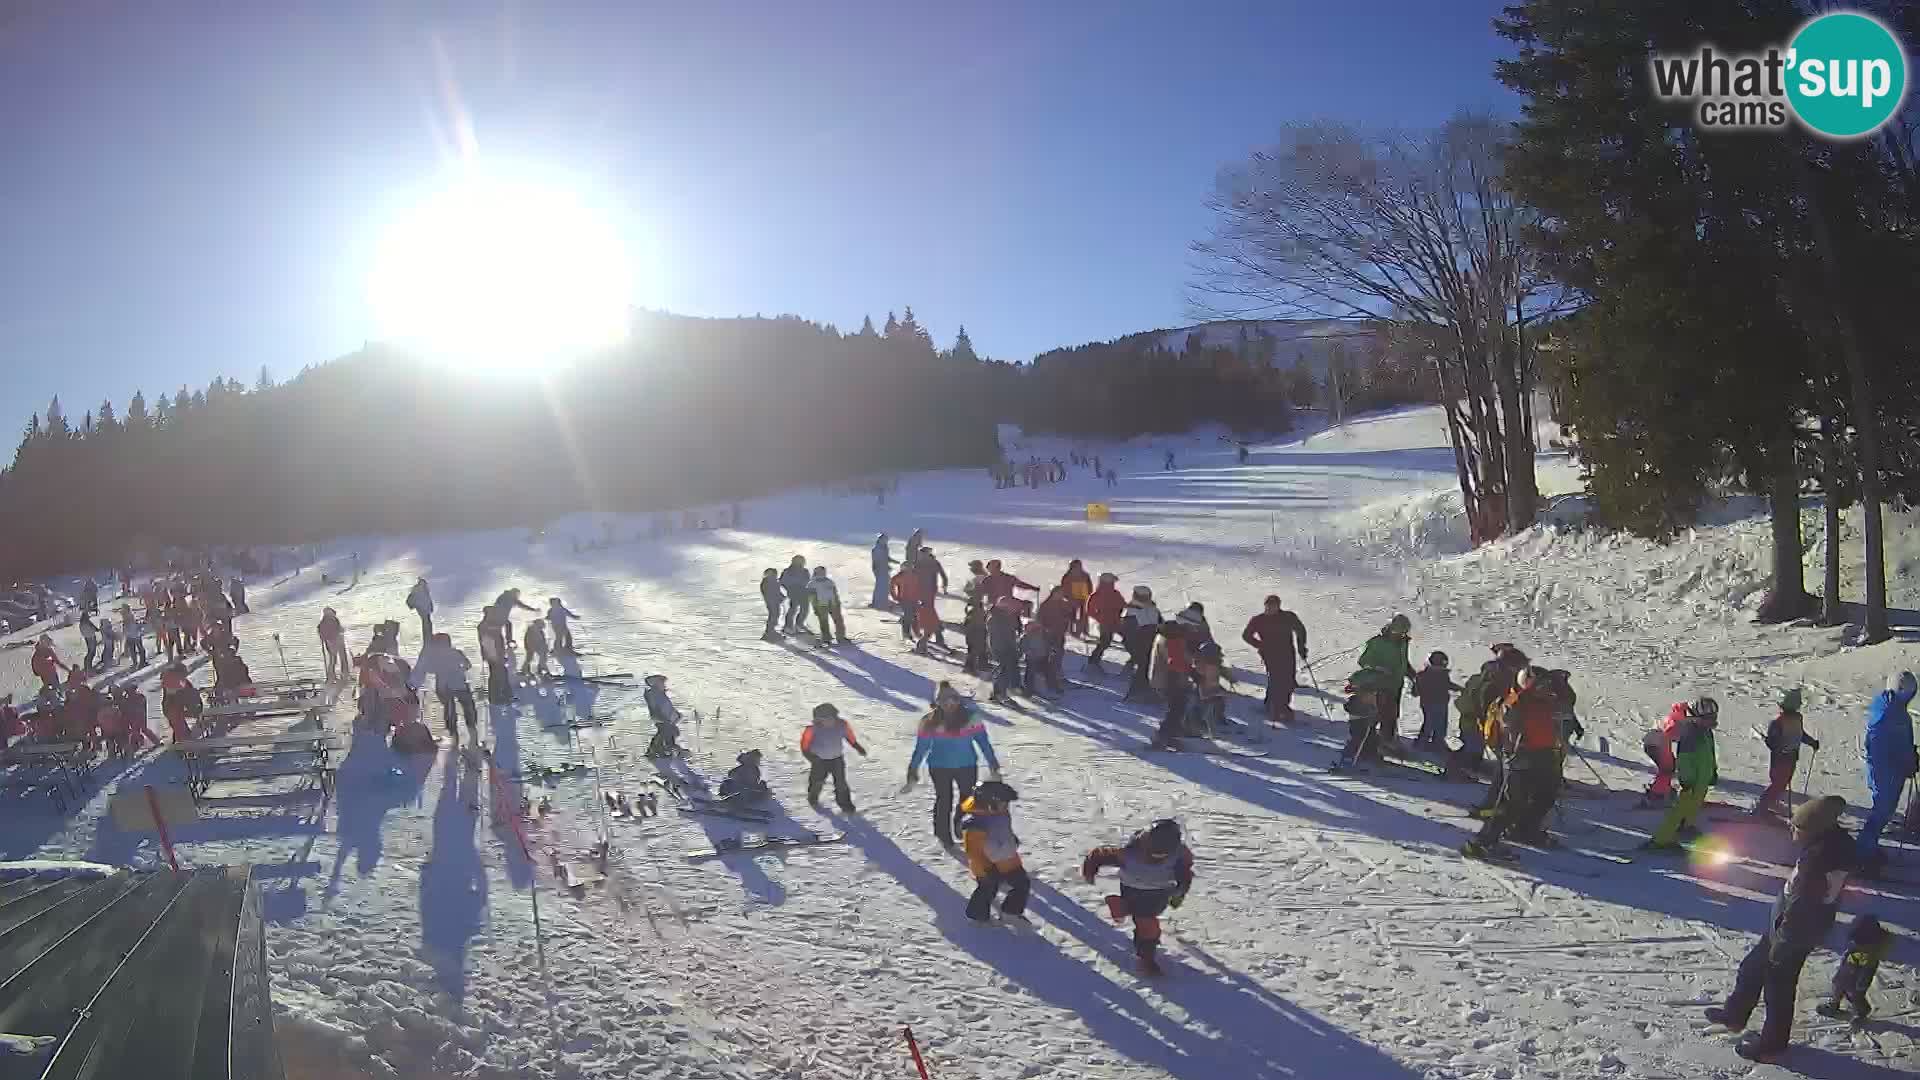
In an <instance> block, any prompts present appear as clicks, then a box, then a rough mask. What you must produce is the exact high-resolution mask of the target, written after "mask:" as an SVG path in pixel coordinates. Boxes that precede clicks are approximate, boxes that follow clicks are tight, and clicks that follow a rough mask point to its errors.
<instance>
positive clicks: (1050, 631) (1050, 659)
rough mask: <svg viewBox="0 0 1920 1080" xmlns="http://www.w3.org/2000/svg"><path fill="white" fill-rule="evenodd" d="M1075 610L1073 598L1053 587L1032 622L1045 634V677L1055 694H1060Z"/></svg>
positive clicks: (1063, 590) (1060, 589)
mask: <svg viewBox="0 0 1920 1080" xmlns="http://www.w3.org/2000/svg"><path fill="white" fill-rule="evenodd" d="M1082 607H1084V605H1082ZM1075 610H1076V605H1075V604H1074V602H1073V598H1072V597H1071V596H1069V595H1068V593H1067V591H1066V590H1065V589H1063V588H1061V587H1059V586H1055V587H1054V589H1053V591H1052V592H1051V593H1049V594H1047V598H1046V599H1045V600H1044V601H1042V602H1041V604H1040V610H1039V611H1038V612H1036V613H1035V617H1034V620H1033V621H1034V622H1037V623H1039V624H1040V629H1041V630H1042V631H1043V632H1044V633H1045V634H1046V640H1047V655H1046V676H1047V682H1048V684H1049V685H1051V686H1052V687H1053V692H1054V693H1055V694H1058V693H1060V692H1061V681H1062V679H1063V677H1064V668H1065V665H1066V659H1067V632H1068V630H1069V629H1070V628H1071V626H1072V625H1073V620H1074V619H1075V618H1076V615H1075Z"/></svg>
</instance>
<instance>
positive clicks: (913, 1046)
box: [900, 1027, 933, 1080]
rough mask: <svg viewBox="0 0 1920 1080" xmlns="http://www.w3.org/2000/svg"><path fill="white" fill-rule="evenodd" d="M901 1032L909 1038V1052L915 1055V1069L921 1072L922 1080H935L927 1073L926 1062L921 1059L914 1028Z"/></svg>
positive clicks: (902, 1029) (905, 1028)
mask: <svg viewBox="0 0 1920 1080" xmlns="http://www.w3.org/2000/svg"><path fill="white" fill-rule="evenodd" d="M900 1032H901V1034H903V1035H905V1036H906V1037H907V1052H908V1053H910V1054H912V1055H913V1067H914V1068H915V1069H918V1070H919V1071H920V1080H933V1077H932V1075H931V1074H930V1073H928V1072H927V1063H926V1061H925V1060H924V1059H922V1058H921V1057H920V1044H919V1043H918V1042H916V1041H914V1038H913V1028H911V1027H903V1028H901V1029H900Z"/></svg>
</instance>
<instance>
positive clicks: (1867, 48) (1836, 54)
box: [1787, 11, 1907, 139]
mask: <svg viewBox="0 0 1920 1080" xmlns="http://www.w3.org/2000/svg"><path fill="white" fill-rule="evenodd" d="M1789 50H1790V51H1789V54H1788V55H1789V59H1788V65H1789V66H1788V70H1787V103H1788V104H1789V105H1791V106H1792V107H1793V112H1794V115H1795V116H1798V117H1799V118H1800V122H1801V123H1803V124H1805V125H1807V126H1808V127H1809V128H1812V129H1813V130H1814V131H1816V132H1818V133H1820V134H1822V135H1827V136H1831V137H1833V138H1836V139H1851V138H1855V137H1857V136H1861V135H1870V134H1872V133H1873V132H1875V131H1877V130H1879V128H1880V125H1882V124H1884V123H1886V122H1887V121H1888V120H1890V119H1892V118H1893V114H1894V113H1896V112H1899V111H1900V105H1901V103H1902V102H1904V101H1905V100H1906V93H1907V54H1906V53H1905V52H1904V51H1903V50H1902V49H1901V48H1900V39H1899V38H1897V37H1895V36H1894V34H1893V31H1891V30H1889V29H1887V28H1886V27H1885V26H1883V25H1881V24H1880V22H1879V20H1877V19H1872V18H1869V17H1868V16H1865V15H1860V14H1857V13H1855V12H1851V11H1837V12H1834V13H1832V14H1830V15H1822V16H1820V17H1819V18H1817V19H1814V20H1813V21H1812V22H1809V23H1808V24H1807V25H1805V26H1803V27H1801V28H1800V32H1799V33H1798V34H1795V35H1794V38H1793V42H1792V44H1791V45H1790V46H1789Z"/></svg>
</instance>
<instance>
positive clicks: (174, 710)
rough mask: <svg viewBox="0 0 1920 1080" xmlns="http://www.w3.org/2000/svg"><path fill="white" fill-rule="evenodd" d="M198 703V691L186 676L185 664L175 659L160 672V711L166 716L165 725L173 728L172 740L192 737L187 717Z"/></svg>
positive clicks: (180, 740) (176, 740)
mask: <svg viewBox="0 0 1920 1080" xmlns="http://www.w3.org/2000/svg"><path fill="white" fill-rule="evenodd" d="M199 705H200V691H199V690H197V689H195V688H194V685H193V682H192V680H190V679H188V678H187V668H186V665H185V664H181V663H179V662H178V661H176V662H174V663H173V664H172V665H170V666H169V667H168V668H167V670H166V671H164V672H161V674H160V713H161V715H163V716H165V717H166V718H167V726H168V727H170V728H172V729H173V741H174V742H176V743H182V742H186V741H187V740H189V739H191V738H193V732H192V731H191V730H190V729H189V728H188V727H187V717H188V715H190V714H193V713H198V712H199V711H200V709H199Z"/></svg>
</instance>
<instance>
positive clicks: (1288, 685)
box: [1240, 596, 1307, 724]
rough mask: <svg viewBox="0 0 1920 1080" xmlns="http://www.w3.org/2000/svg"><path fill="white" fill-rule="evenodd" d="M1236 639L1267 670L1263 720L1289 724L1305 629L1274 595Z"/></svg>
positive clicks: (1305, 640) (1264, 603) (1303, 645)
mask: <svg viewBox="0 0 1920 1080" xmlns="http://www.w3.org/2000/svg"><path fill="white" fill-rule="evenodd" d="M1240 640H1241V641H1244V642H1246V643H1247V644H1249V645H1251V646H1253V649H1254V651H1255V652H1257V653H1259V654H1260V663H1261V664H1262V665H1263V666H1265V667H1266V669H1267V696H1266V706H1267V719H1268V720H1269V721H1277V722H1279V723H1282V724H1290V723H1292V722H1293V692H1294V691H1295V690H1297V689H1299V686H1300V681H1299V672H1298V670H1297V667H1296V666H1297V665H1298V663H1299V662H1300V661H1301V660H1304V659H1306V656H1307V627H1306V624H1304V623H1302V622H1301V621H1300V616H1298V615H1295V614H1294V613H1293V612H1291V611H1288V610H1287V609H1286V608H1284V607H1281V606H1280V598H1279V597H1278V596H1269V597H1267V598H1266V600H1265V601H1264V602H1263V603H1262V604H1261V610H1260V614H1258V615H1255V616H1254V617H1253V618H1251V619H1249V620H1247V628H1246V629H1245V630H1242V631H1241V632H1240Z"/></svg>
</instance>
